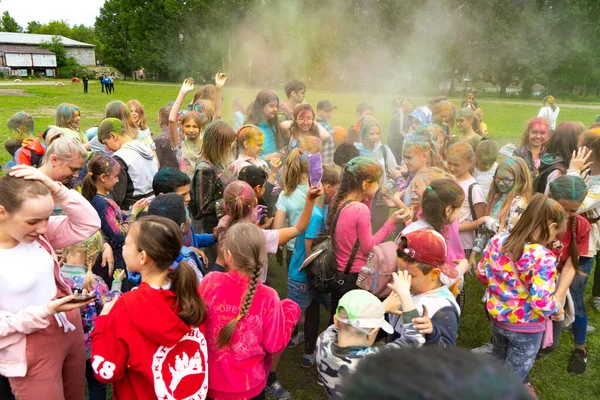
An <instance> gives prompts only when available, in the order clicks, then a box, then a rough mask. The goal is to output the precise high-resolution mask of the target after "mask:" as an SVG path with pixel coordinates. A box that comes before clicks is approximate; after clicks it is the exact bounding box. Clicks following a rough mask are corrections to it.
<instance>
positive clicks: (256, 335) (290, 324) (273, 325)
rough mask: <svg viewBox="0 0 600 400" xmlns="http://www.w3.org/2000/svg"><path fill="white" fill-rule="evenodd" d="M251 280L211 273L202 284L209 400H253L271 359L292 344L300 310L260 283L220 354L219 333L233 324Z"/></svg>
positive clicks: (232, 274) (266, 373)
mask: <svg viewBox="0 0 600 400" xmlns="http://www.w3.org/2000/svg"><path fill="white" fill-rule="evenodd" d="M248 281H249V278H248V276H246V275H243V274H241V273H240V272H238V271H230V272H228V273H222V272H211V273H210V274H208V275H206V277H205V278H204V280H203V281H202V283H201V284H200V295H201V296H202V299H203V300H204V302H205V303H206V308H207V310H208V314H207V318H206V322H205V327H206V338H207V340H208V370H209V374H208V397H211V398H214V399H219V400H222V399H242V398H252V397H255V396H257V395H258V394H260V392H262V390H263V389H264V388H265V385H266V383H267V377H268V375H269V369H270V368H271V362H272V360H271V355H272V354H275V353H280V352H282V351H283V350H284V349H285V347H286V346H287V344H288V342H289V341H290V337H291V336H292V330H293V329H294V325H295V324H296V322H297V321H298V318H300V307H299V306H298V305H297V304H296V303H294V302H293V301H291V300H289V299H285V300H283V301H281V300H279V296H278V295H277V292H276V291H275V290H274V289H272V288H270V287H268V286H265V285H263V284H262V282H259V283H258V287H257V289H256V293H255V295H254V299H253V300H252V304H251V305H250V309H249V310H248V314H246V316H245V317H244V318H242V319H241V320H240V322H239V323H238V324H237V327H236V329H235V331H234V333H233V337H232V339H231V342H230V343H229V345H227V346H225V347H222V348H220V347H219V345H218V343H217V337H218V336H219V331H220V330H221V329H222V328H223V327H224V326H225V325H227V323H228V322H229V321H231V320H233V319H235V318H236V317H237V316H238V314H239V312H240V305H241V303H242V301H243V299H244V295H245V293H246V289H247V288H248Z"/></svg>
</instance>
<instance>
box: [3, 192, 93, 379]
mask: <svg viewBox="0 0 600 400" xmlns="http://www.w3.org/2000/svg"><path fill="white" fill-rule="evenodd" d="M53 195H54V199H55V200H56V201H57V202H59V203H60V205H61V208H62V210H63V212H64V213H65V215H64V216H58V217H50V221H49V222H48V226H47V230H46V234H45V235H44V236H40V238H39V242H40V244H41V245H42V246H43V247H44V248H45V249H46V250H47V251H48V252H49V253H50V254H51V255H52V258H54V280H55V281H56V287H57V293H56V296H57V297H58V296H66V295H69V294H71V289H69V287H68V286H67V285H66V284H65V283H64V282H63V281H62V279H61V277H60V268H59V265H58V259H57V257H56V254H55V253H54V249H55V248H56V249H62V248H65V247H67V246H71V245H73V244H75V243H78V242H80V241H82V240H85V239H87V238H89V237H90V236H92V235H93V234H94V233H95V232H96V231H98V230H99V229H100V218H99V217H98V214H97V213H96V210H94V207H92V205H91V204H90V203H89V202H88V201H87V200H85V199H84V198H83V197H82V196H81V195H80V194H79V193H78V192H77V191H75V190H68V189H67V188H66V187H64V186H61V188H60V190H59V191H58V192H57V193H53ZM25 263H26V260H23V264H25ZM19 267H22V268H25V266H24V265H23V266H14V268H19ZM52 314H53V312H52V311H51V310H50V309H48V307H47V306H46V304H42V305H38V306H30V307H27V308H25V309H24V310H21V311H19V312H18V313H16V314H13V313H10V312H8V311H4V310H0V375H4V376H9V377H21V376H25V375H26V374H27V358H26V353H25V350H26V338H27V335H28V334H30V333H33V332H35V331H37V330H40V329H44V328H46V327H48V326H49V325H50V322H49V321H48V318H49V317H50V316H51V315H52ZM71 322H72V323H73V322H75V321H71ZM78 322H79V323H81V320H79V321H78Z"/></svg>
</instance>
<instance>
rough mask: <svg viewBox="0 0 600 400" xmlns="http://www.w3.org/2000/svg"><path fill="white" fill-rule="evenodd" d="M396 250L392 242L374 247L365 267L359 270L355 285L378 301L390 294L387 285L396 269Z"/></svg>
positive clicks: (396, 247)
mask: <svg viewBox="0 0 600 400" xmlns="http://www.w3.org/2000/svg"><path fill="white" fill-rule="evenodd" d="M397 249H398V245H397V244H396V243H395V242H393V241H391V242H385V243H381V244H378V245H376V246H374V247H373V249H372V250H371V254H369V258H368V259H367V265H365V266H364V267H362V268H361V269H360V273H359V274H358V280H357V281H356V285H357V286H358V287H359V288H361V289H365V290H368V291H369V292H371V293H373V294H374V295H375V296H377V297H379V298H380V299H381V298H384V297H387V296H388V295H389V294H390V292H391V290H390V289H388V287H387V284H388V283H391V282H392V273H393V272H395V271H396V270H397V269H398V261H397V255H396V250H397Z"/></svg>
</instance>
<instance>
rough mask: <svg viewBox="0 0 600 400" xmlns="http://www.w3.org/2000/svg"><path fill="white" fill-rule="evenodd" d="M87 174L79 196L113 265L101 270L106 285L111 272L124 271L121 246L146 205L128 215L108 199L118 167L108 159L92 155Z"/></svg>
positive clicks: (142, 202)
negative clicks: (93, 215) (92, 215)
mask: <svg viewBox="0 0 600 400" xmlns="http://www.w3.org/2000/svg"><path fill="white" fill-rule="evenodd" d="M87 169H88V173H87V175H86V176H85V178H84V180H83V187H82V189H81V194H82V195H83V197H85V198H86V200H87V201H89V202H90V203H91V204H92V206H93V207H94V209H95V210H96V212H97V213H98V216H99V217H100V221H101V222H102V226H101V231H102V236H103V237H104V238H105V245H109V246H110V248H111V249H112V252H113V255H114V265H108V266H106V267H108V268H103V269H102V270H101V271H98V272H99V273H100V276H101V277H102V279H104V281H105V282H106V283H107V284H110V282H111V281H112V274H113V268H116V269H122V270H125V261H124V260H123V244H124V243H125V237H126V236H127V232H129V228H130V227H131V224H133V222H134V221H135V219H136V217H137V215H138V214H139V213H140V212H142V211H143V210H144V209H146V207H147V206H148V204H149V203H150V201H149V200H148V199H142V200H139V201H138V202H137V203H135V204H134V205H133V207H132V208H131V212H128V211H123V210H121V208H120V207H119V206H118V205H117V203H115V201H114V200H113V199H112V198H111V197H110V196H109V193H110V191H111V190H112V189H113V188H114V187H115V185H116V183H117V181H118V176H119V172H120V170H121V168H120V166H119V163H118V162H117V161H116V160H115V159H114V158H112V157H111V156H109V155H107V154H104V153H96V154H94V155H93V156H92V157H91V158H90V160H89V161H88V164H87ZM128 287H129V285H128V282H126V283H125V285H124V287H123V289H124V290H125V291H126V290H127V289H128Z"/></svg>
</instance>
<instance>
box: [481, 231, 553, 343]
mask: <svg viewBox="0 0 600 400" xmlns="http://www.w3.org/2000/svg"><path fill="white" fill-rule="evenodd" d="M508 236H509V234H508V233H507V232H504V233H500V234H498V235H496V236H494V237H493V238H492V240H491V241H490V242H489V244H488V245H487V247H486V248H485V251H484V252H483V257H482V258H481V260H480V261H479V265H478V266H477V278H478V279H479V280H480V281H481V283H483V284H484V285H487V286H488V287H487V291H486V298H487V300H486V310H487V312H488V314H489V316H490V318H491V319H492V321H493V322H494V323H496V324H497V325H499V326H501V327H502V328H504V329H507V330H511V331H515V332H541V331H544V330H545V323H546V317H548V316H550V315H552V314H555V313H556V312H557V311H558V309H559V306H558V303H557V302H556V301H555V300H554V291H555V289H556V265H557V261H556V256H555V255H554V254H553V252H552V251H551V250H550V249H547V248H546V247H544V246H542V245H540V244H531V243H527V244H525V246H524V247H523V254H522V255H521V258H520V259H519V260H518V261H517V262H516V263H515V262H513V261H512V259H511V257H510V256H509V255H507V254H505V253H503V252H502V245H503V244H504V243H505V242H506V239H507V238H508Z"/></svg>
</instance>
